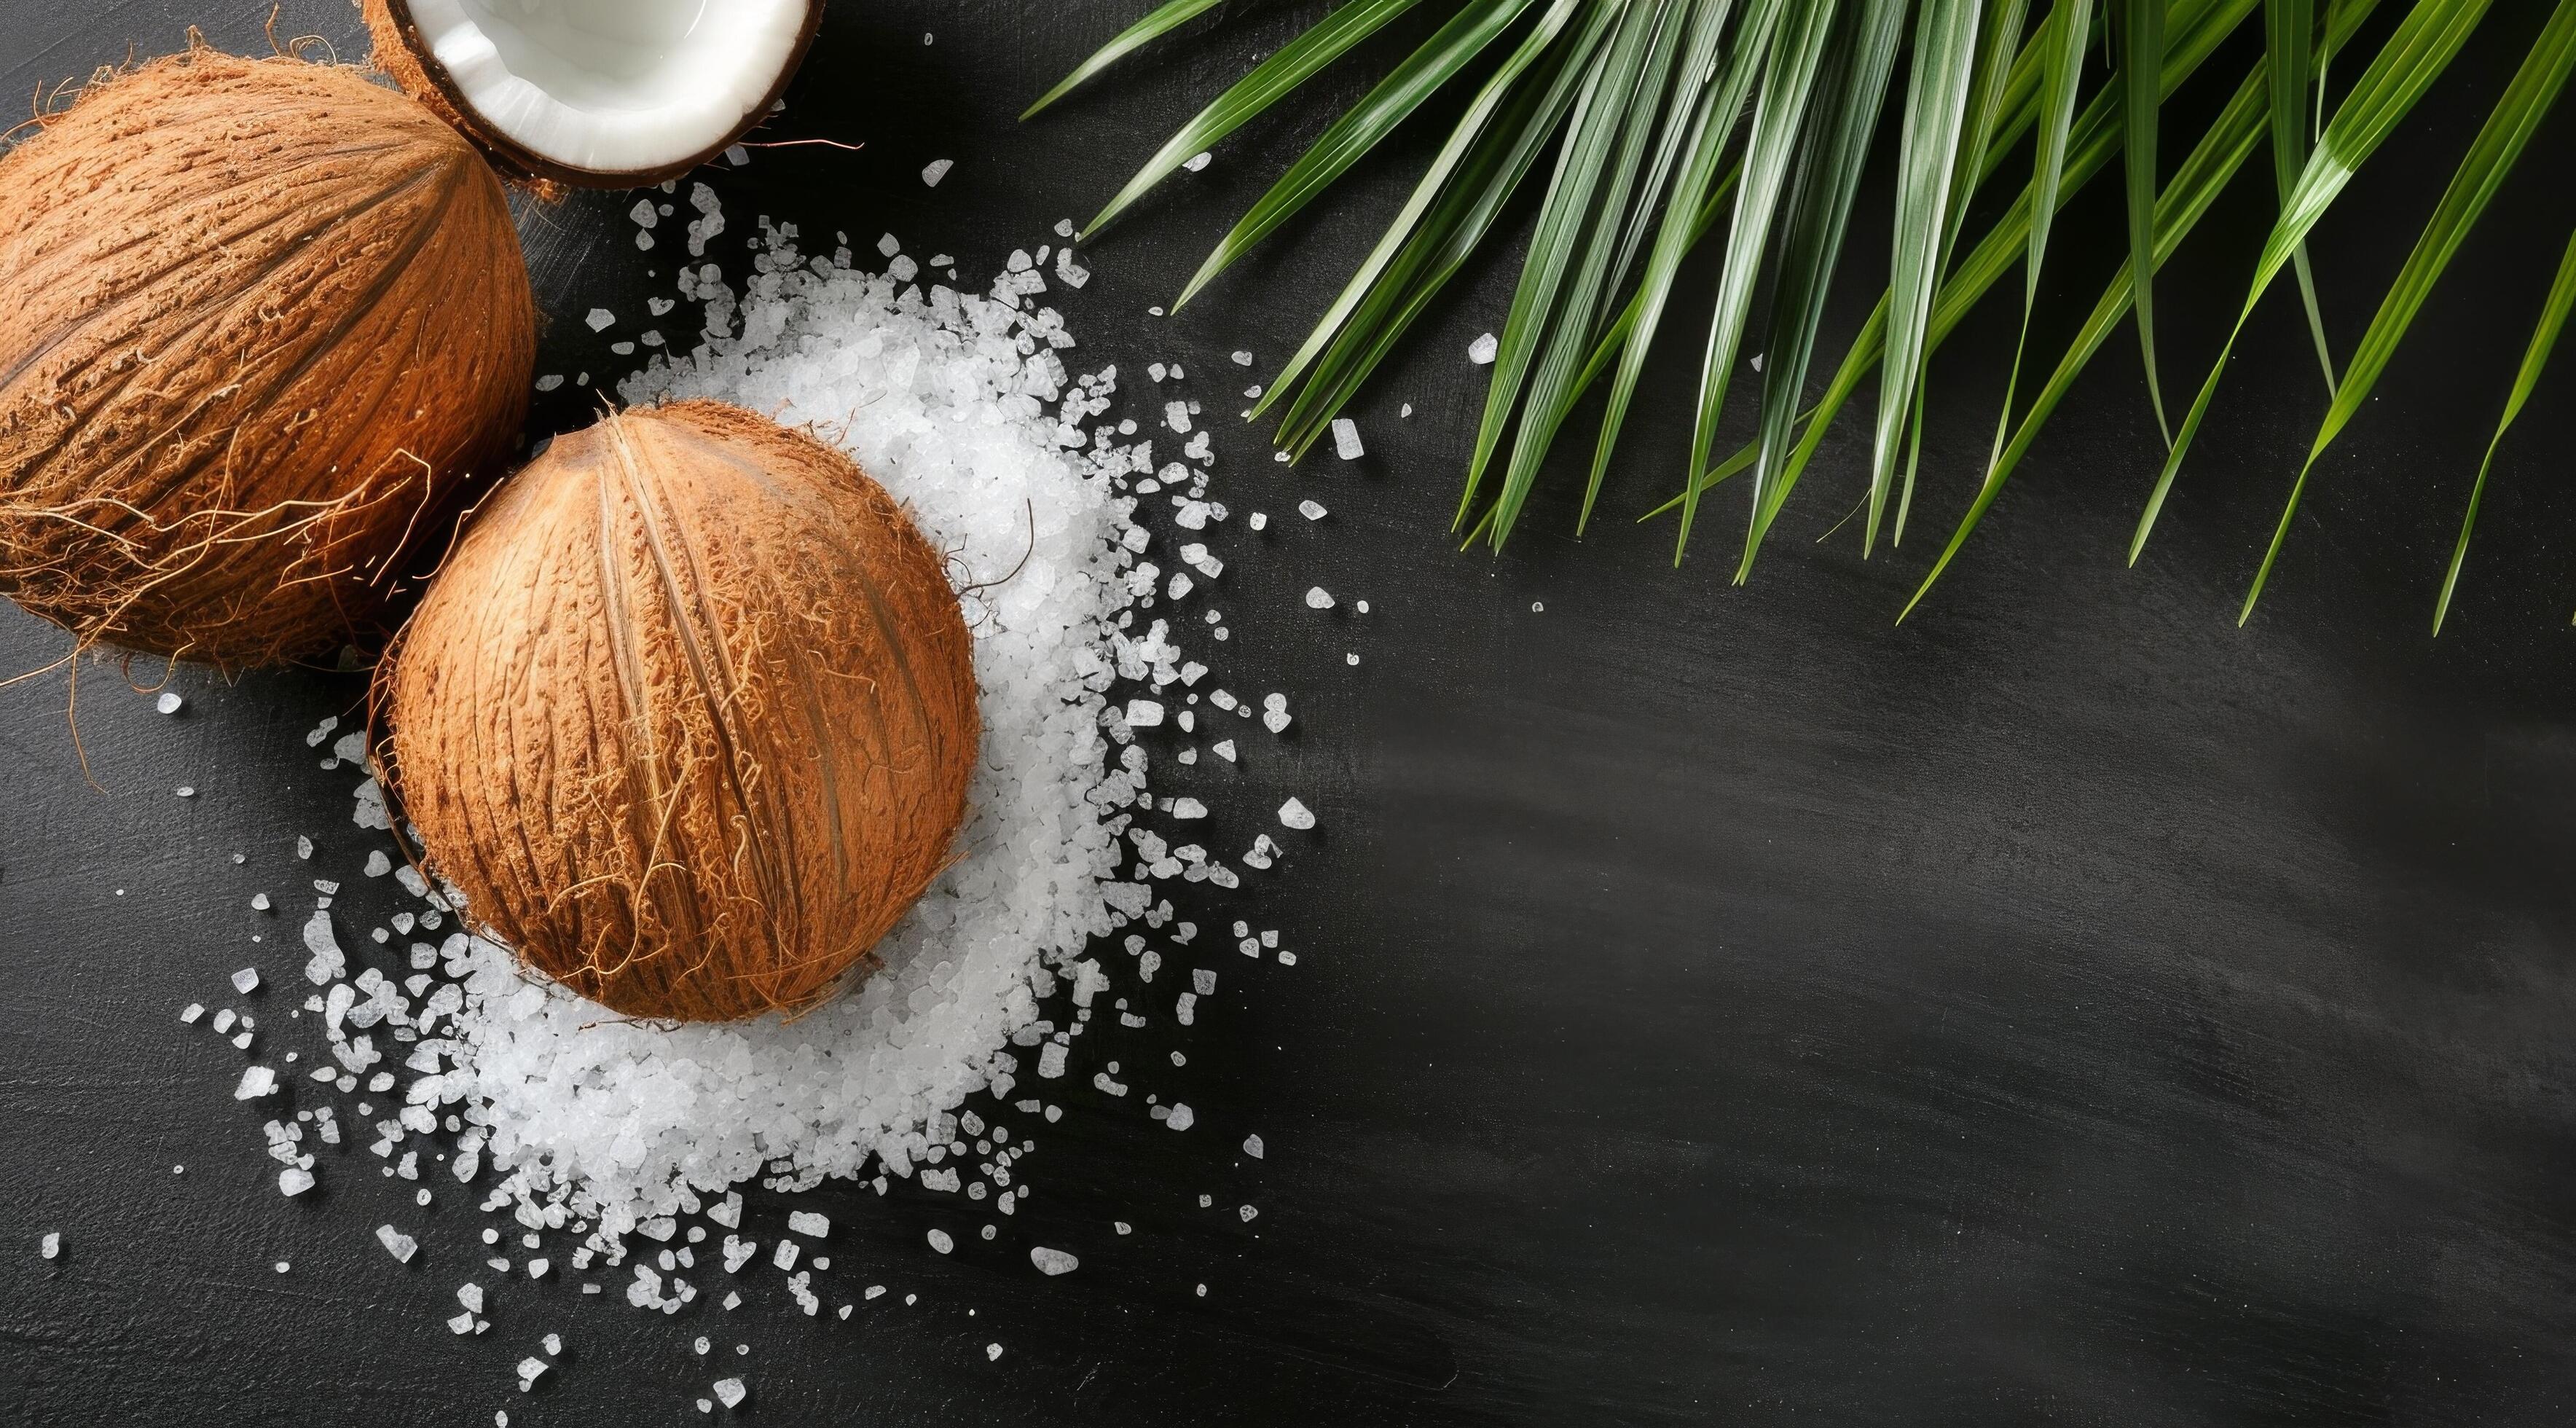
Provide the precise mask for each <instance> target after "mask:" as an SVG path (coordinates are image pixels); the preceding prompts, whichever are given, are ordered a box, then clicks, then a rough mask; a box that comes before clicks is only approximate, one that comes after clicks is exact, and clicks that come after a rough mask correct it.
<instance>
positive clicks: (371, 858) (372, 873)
mask: <svg viewBox="0 0 2576 1428" xmlns="http://www.w3.org/2000/svg"><path fill="white" fill-rule="evenodd" d="M393 870H394V861H393V859H391V858H388V857H386V856H385V850H384V849H382V848H378V849H375V850H374V851H372V852H370V853H368V854H367V876H368V877H371V878H381V877H383V876H384V875H385V874H387V873H390V872H392V871H393Z"/></svg>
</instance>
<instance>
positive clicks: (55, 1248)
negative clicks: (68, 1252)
mask: <svg viewBox="0 0 2576 1428" xmlns="http://www.w3.org/2000/svg"><path fill="white" fill-rule="evenodd" d="M62 1252H63V1232H62V1231H60V1230H47V1231H46V1232H45V1237H44V1238H43V1239H41V1240H38V1241H37V1242H36V1253H38V1254H40V1255H43V1256H44V1257H45V1258H47V1259H53V1258H55V1257H57V1256H59V1255H61V1254H62Z"/></svg>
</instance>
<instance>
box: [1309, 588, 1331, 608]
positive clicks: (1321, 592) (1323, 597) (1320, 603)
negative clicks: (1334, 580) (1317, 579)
mask: <svg viewBox="0 0 2576 1428" xmlns="http://www.w3.org/2000/svg"><path fill="white" fill-rule="evenodd" d="M1306 608H1307V609H1309V610H1329V609H1331V608H1333V592H1331V591H1329V590H1327V589H1325V588H1324V587H1323V586H1321V585H1312V586H1308V587H1307V589H1306Z"/></svg>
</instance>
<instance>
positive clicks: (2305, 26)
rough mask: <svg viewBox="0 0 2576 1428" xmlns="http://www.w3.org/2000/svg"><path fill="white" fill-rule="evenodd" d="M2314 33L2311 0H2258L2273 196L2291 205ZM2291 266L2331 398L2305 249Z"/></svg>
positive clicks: (2302, 151)
mask: <svg viewBox="0 0 2576 1428" xmlns="http://www.w3.org/2000/svg"><path fill="white" fill-rule="evenodd" d="M2316 33H2317V14H2316V6H2315V4H2314V0H2263V42H2264V47H2265V50H2266V53H2267V56H2268V58H2269V60H2270V65H2269V68H2270V71H2271V75H2272V179H2273V183H2274V185H2275V186H2276V187H2277V188H2278V190H2279V192H2278V193H2276V194H2275V195H2274V196H2275V197H2276V198H2278V199H2279V200H2280V201H2281V202H2283V203H2288V202H2289V201H2290V188H2291V186H2292V185H2294V184H2296V183H2297V182H2298V181H2299V170H2300V169H2302V168H2304V167H2306V165H2307V161H2308V133H2307V128H2306V124H2305V121H2306V119H2307V117H2308V116H2307V108H2308V105H2307V95H2308V72H2309V70H2310V69H2311V68H2312V65H2311V62H2310V59H2311V57H2310V53H2309V51H2310V50H2311V48H2312V47H2313V44H2314V41H2315V39H2316ZM2290 265H2291V267H2292V268H2293V269H2294V270H2295V271H2296V272H2297V274H2298V278H2299V303H2300V305H2301V306H2302V307H2304V308H2305V309H2306V310H2307V314H2308V336H2309V338H2310V339H2311V340H2312V341H2314V342H2315V343H2316V347H2317V365H2318V366H2320V367H2322V368H2324V369H2325V374H2326V394H2327V395H2328V396H2332V395H2333V394H2334V389H2335V370H2334V352H2333V350H2332V349H2331V348H2329V347H2327V346H2326V320H2325V315H2324V314H2323V313H2322V312H2320V311H2319V310H2318V308H2317V280H2316V275H2315V274H2314V273H2312V272H2310V271H2309V268H2308V245H2306V244H2305V243H2302V244H2300V245H2299V246H2298V247H2296V248H2293V249H2291V250H2290Z"/></svg>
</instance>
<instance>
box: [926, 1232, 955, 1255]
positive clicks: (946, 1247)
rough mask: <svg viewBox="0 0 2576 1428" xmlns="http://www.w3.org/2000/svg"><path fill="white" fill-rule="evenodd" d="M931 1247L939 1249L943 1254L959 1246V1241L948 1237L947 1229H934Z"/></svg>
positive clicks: (931, 1233) (931, 1235) (931, 1236)
mask: <svg viewBox="0 0 2576 1428" xmlns="http://www.w3.org/2000/svg"><path fill="white" fill-rule="evenodd" d="M930 1247H931V1248H932V1249H935V1250H937V1251H939V1252H940V1253H941V1254H946V1253H948V1252H949V1251H950V1250H953V1249H955V1248H957V1242H956V1241H955V1240H952V1239H950V1238H949V1237H948V1232H947V1231H946V1230H932V1231H931V1232H930Z"/></svg>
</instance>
